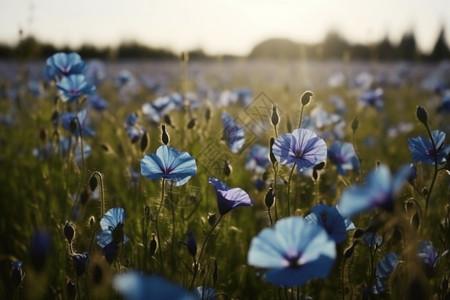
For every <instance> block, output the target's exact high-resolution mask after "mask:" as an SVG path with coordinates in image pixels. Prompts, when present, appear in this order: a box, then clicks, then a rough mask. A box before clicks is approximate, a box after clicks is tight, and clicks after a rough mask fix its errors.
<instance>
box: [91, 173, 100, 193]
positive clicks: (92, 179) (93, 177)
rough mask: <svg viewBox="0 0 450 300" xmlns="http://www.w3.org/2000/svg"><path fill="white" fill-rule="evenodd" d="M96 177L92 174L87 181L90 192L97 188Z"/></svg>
mask: <svg viewBox="0 0 450 300" xmlns="http://www.w3.org/2000/svg"><path fill="white" fill-rule="evenodd" d="M97 184H98V181H97V177H96V176H95V174H92V176H91V178H90V179H89V188H90V189H91V192H93V191H95V189H96V188H97Z"/></svg>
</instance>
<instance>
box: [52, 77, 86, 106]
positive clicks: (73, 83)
mask: <svg viewBox="0 0 450 300" xmlns="http://www.w3.org/2000/svg"><path fill="white" fill-rule="evenodd" d="M56 87H57V88H58V90H59V94H60V95H61V99H62V101H63V102H68V103H71V102H75V101H77V100H78V99H79V98H80V97H81V96H84V95H91V94H93V93H94V92H95V86H93V85H90V84H89V83H88V82H87V81H86V79H85V77H84V75H69V76H67V77H63V78H62V79H61V80H60V81H59V82H58V83H57V84H56Z"/></svg>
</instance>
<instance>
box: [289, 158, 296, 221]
mask: <svg viewBox="0 0 450 300" xmlns="http://www.w3.org/2000/svg"><path fill="white" fill-rule="evenodd" d="M295 166H297V163H294V165H293V166H292V169H291V172H290V173H289V179H288V193H287V210H288V216H290V215H291V207H290V204H289V202H290V197H291V179H292V173H294V169H295Z"/></svg>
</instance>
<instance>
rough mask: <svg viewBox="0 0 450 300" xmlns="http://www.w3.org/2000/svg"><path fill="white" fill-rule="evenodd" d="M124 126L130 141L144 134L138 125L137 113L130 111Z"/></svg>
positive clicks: (138, 138) (136, 139)
mask: <svg viewBox="0 0 450 300" xmlns="http://www.w3.org/2000/svg"><path fill="white" fill-rule="evenodd" d="M124 127H125V130H126V131H127V134H128V137H129V138H130V140H131V142H132V143H135V142H137V141H139V140H140V139H141V138H142V136H143V135H144V128H142V126H141V125H139V122H138V115H137V114H136V113H131V114H129V115H128V117H127V118H126V120H125V123H124Z"/></svg>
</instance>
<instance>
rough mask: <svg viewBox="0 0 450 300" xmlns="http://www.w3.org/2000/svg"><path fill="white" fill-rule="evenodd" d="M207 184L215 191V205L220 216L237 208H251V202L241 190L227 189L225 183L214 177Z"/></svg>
mask: <svg viewBox="0 0 450 300" xmlns="http://www.w3.org/2000/svg"><path fill="white" fill-rule="evenodd" d="M209 183H211V184H212V185H213V186H214V188H215V189H216V196H217V205H218V207H219V212H220V214H221V215H225V214H226V213H228V212H229V211H230V210H232V209H234V208H236V207H239V206H253V200H252V199H250V196H249V195H248V194H247V192H246V191H244V190H243V189H241V188H229V187H228V186H227V185H226V184H225V183H223V182H222V181H220V180H219V179H217V178H214V177H211V178H209Z"/></svg>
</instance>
